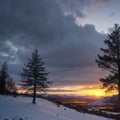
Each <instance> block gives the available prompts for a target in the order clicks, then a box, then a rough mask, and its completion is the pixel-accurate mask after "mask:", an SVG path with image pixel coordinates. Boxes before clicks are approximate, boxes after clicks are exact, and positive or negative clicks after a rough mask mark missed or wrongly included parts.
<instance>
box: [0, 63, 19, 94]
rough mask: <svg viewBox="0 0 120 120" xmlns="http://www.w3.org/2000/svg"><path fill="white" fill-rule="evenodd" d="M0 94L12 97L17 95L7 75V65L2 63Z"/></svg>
mask: <svg viewBox="0 0 120 120" xmlns="http://www.w3.org/2000/svg"><path fill="white" fill-rule="evenodd" d="M0 94H3V95H14V96H16V94H17V91H16V87H15V82H14V81H13V79H12V77H11V76H10V75H9V74H8V65H7V63H6V62H4V63H3V65H2V68H1V70H0Z"/></svg>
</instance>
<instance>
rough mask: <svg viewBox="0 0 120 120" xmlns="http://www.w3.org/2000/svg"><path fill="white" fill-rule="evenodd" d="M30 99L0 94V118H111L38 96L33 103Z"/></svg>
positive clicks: (91, 119) (80, 119) (56, 119)
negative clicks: (73, 108)
mask: <svg viewBox="0 0 120 120" xmlns="http://www.w3.org/2000/svg"><path fill="white" fill-rule="evenodd" d="M31 100H32V99H31V98H28V97H16V98H13V97H8V96H0V120H5V119H6V120H112V119H109V118H104V117H100V116H95V115H90V114H87V113H86V114H83V113H80V112H77V111H75V110H72V109H69V108H66V107H64V106H60V107H57V105H56V104H54V103H52V102H49V101H47V100H44V99H40V98H38V99H37V104H36V105H34V104H32V103H31ZM13 118H15V119H13ZM20 118H22V119H20Z"/></svg>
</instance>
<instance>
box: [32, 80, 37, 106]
mask: <svg viewBox="0 0 120 120" xmlns="http://www.w3.org/2000/svg"><path fill="white" fill-rule="evenodd" d="M32 103H33V104H36V80H35V81H34V91H33V102H32Z"/></svg>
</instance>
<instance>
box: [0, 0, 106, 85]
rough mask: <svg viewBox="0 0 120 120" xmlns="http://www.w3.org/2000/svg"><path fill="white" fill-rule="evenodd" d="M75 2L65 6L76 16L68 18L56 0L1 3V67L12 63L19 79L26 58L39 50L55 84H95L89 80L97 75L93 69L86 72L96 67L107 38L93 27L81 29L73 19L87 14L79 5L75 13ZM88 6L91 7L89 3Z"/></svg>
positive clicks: (13, 71) (11, 69) (12, 72)
mask: <svg viewBox="0 0 120 120" xmlns="http://www.w3.org/2000/svg"><path fill="white" fill-rule="evenodd" d="M61 1H62V2H65V1H63V0H61ZM76 1H77V0H76ZM72 2H73V1H72V0H70V1H69V2H68V1H66V2H65V6H63V7H66V8H65V9H68V7H69V5H67V4H70V8H69V10H70V11H71V12H73V13H72V14H70V15H68V16H65V15H64V14H63V11H61V7H60V4H61V3H60V2H56V0H52V1H50V0H34V1H33V0H20V1H16V0H12V1H10V0H1V1H0V16H1V19H0V55H1V61H0V62H1V63H0V64H2V63H3V62H4V61H8V62H9V64H10V73H11V74H12V75H13V76H15V78H16V79H19V78H17V76H16V75H17V74H18V72H19V71H20V70H21V68H22V66H23V63H24V61H26V58H27V57H29V56H30V55H31V52H32V51H33V50H34V49H35V48H39V50H40V54H41V56H42V57H43V58H44V60H45V61H46V65H47V68H48V70H49V72H50V79H52V80H54V83H55V84H68V82H69V84H78V83H87V82H88V81H90V80H91V81H90V82H95V81H94V80H92V79H93V78H95V77H91V79H90V80H88V79H89V77H85V76H86V74H94V71H92V72H91V73H89V69H88V70H83V68H86V67H89V66H95V62H94V61H95V58H96V56H97V52H99V48H100V47H101V45H102V42H103V40H104V37H105V35H104V34H101V33H98V32H97V31H96V29H95V26H93V25H85V26H78V25H77V24H76V23H75V22H74V19H73V18H72V17H71V16H72V15H73V14H76V15H77V16H79V17H80V18H81V19H83V18H84V17H83V16H84V13H83V11H82V10H81V9H78V10H79V11H77V9H76V8H78V7H79V6H78V4H77V3H74V4H75V6H76V8H75V10H74V6H73V7H72V6H71V5H72ZM78 2H79V1H78ZM80 2H82V0H81V1H80ZM84 2H85V3H84V4H88V3H87V2H88V1H87V0H85V1H84ZM61 5H63V4H61Z"/></svg>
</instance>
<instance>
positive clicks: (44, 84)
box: [20, 50, 50, 104]
mask: <svg viewBox="0 0 120 120" xmlns="http://www.w3.org/2000/svg"><path fill="white" fill-rule="evenodd" d="M47 75H48V72H47V71H46V70H45V67H44V63H43V61H42V58H41V57H40V55H39V54H38V50H34V52H33V53H32V57H31V58H28V61H27V63H26V64H25V68H23V70H22V72H20V76H21V79H22V80H21V82H22V83H23V84H22V86H23V87H24V88H26V90H28V91H31V92H32V93H33V101H32V103H34V104H35V103H36V92H41V91H45V90H46V88H48V87H49V83H50V82H49V81H48V80H47Z"/></svg>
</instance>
